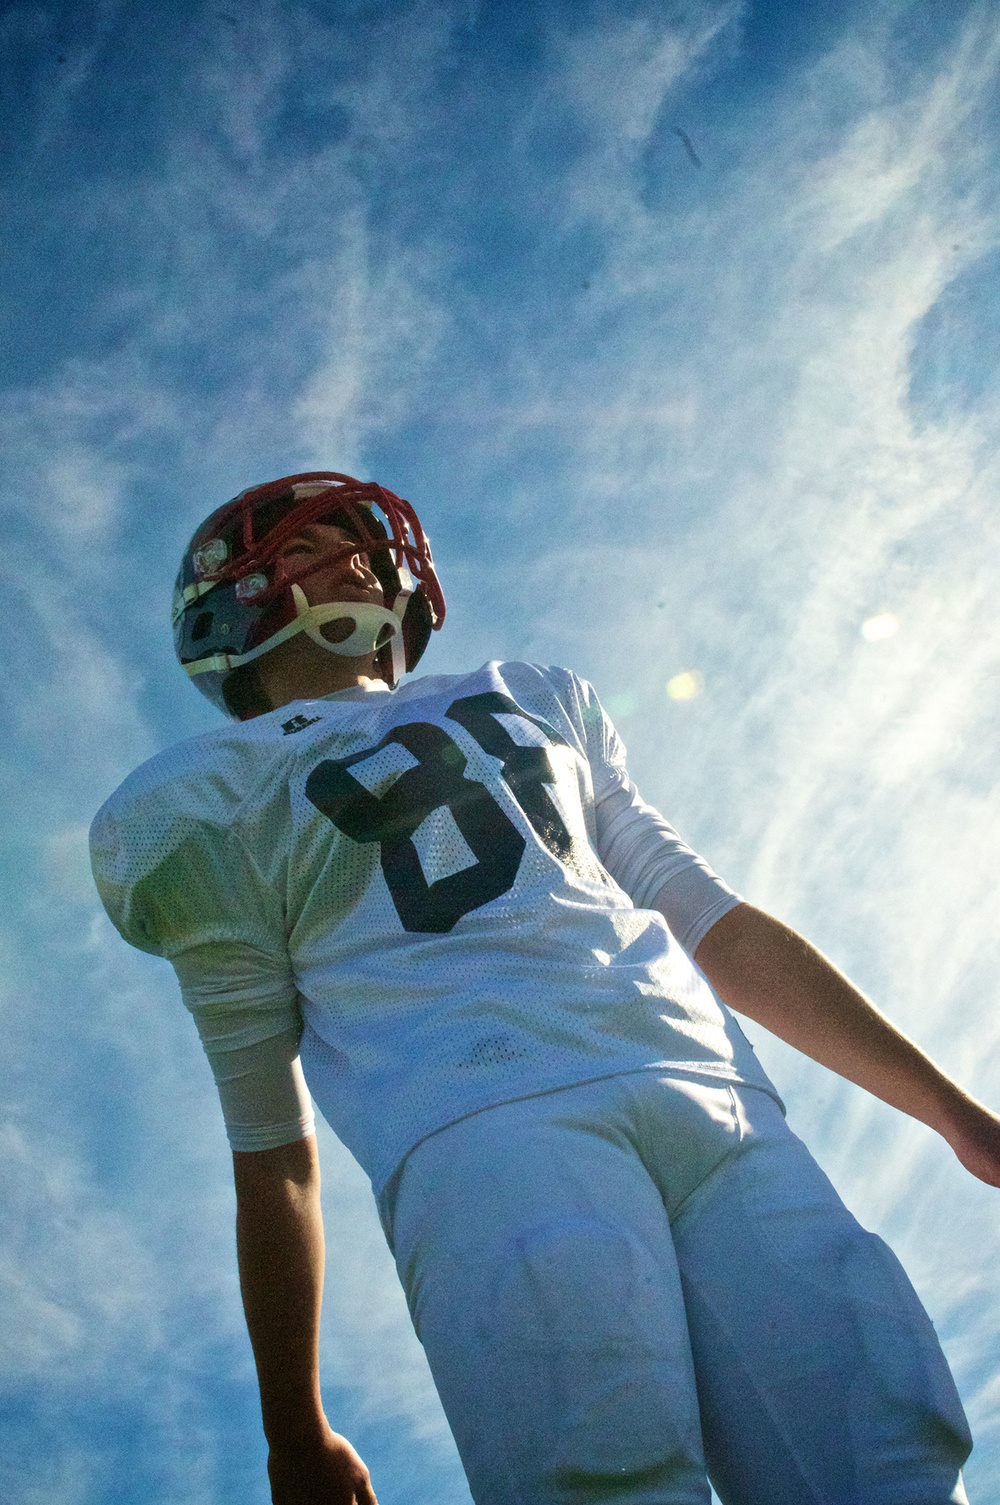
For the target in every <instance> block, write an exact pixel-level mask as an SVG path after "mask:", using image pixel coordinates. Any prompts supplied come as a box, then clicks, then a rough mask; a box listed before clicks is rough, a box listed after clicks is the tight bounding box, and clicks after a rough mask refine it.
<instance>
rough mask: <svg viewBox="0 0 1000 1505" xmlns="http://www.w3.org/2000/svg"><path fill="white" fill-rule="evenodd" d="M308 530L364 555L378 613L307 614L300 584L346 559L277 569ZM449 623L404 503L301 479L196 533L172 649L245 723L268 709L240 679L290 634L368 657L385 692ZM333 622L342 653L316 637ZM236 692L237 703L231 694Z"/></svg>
mask: <svg viewBox="0 0 1000 1505" xmlns="http://www.w3.org/2000/svg"><path fill="white" fill-rule="evenodd" d="M315 522H324V523H335V524H337V525H338V526H340V527H342V528H344V529H345V530H346V531H347V532H348V533H349V534H350V535H351V536H352V538H353V539H354V540H356V543H357V544H358V545H360V546H361V548H362V550H363V551H364V552H365V553H366V554H367V555H368V560H369V564H370V567H371V570H372V572H373V573H374V574H375V575H376V577H377V578H378V582H379V584H380V585H381V587H382V593H383V601H384V605H381V606H380V605H378V604H376V603H375V602H371V601H361V602H359V601H332V602H329V603H325V604H317V605H314V606H310V605H309V602H308V600H307V599H306V594H305V592H304V591H303V589H302V585H301V582H302V581H303V580H304V579H305V578H306V576H308V575H310V574H312V573H313V572H314V571H316V570H318V569H324V568H327V567H329V565H330V564H331V563H332V562H334V561H335V560H336V559H337V558H340V557H343V555H344V553H346V552H351V551H352V547H353V546H352V545H350V544H346V543H345V544H340V545H336V546H334V547H333V548H331V549H329V550H327V551H325V552H323V553H322V554H320V555H316V556H312V557H310V558H309V560H308V562H306V563H305V564H303V562H302V561H301V560H298V559H296V560H294V561H292V560H288V559H283V558H281V557H280V555H281V549H282V546H283V545H284V544H285V543H286V542H287V541H288V540H289V539H290V538H293V537H294V536H295V534H296V533H297V532H298V531H299V530H300V529H301V528H303V527H305V526H306V524H308V523H315ZM444 615H445V604H444V596H443V594H442V591H441V586H440V583H439V581H438V578H437V575H436V574H435V572H434V562H433V560H432V558H431V551H430V545H429V544H428V542H427V538H426V535H425V534H424V531H423V529H422V528H421V526H420V521H419V519H418V517H417V514H416V513H415V512H414V510H413V508H412V507H411V506H410V504H409V502H407V501H404V500H403V498H402V497H399V496H396V495H395V493H394V492H391V491H387V490H386V489H385V487H383V486H379V485H377V484H376V483H374V482H367V481H356V480H355V479H354V477H353V476H346V475H340V474H338V473H337V472H335V471H306V472H304V473H303V474H301V475H294V476H283V477H282V478H281V479H280V480H277V481H269V482H268V483H267V484H266V485H263V486H251V487H249V488H248V489H247V490H246V491H241V492H240V494H239V496H236V497H234V498H233V500H232V501H231V502H227V503H226V505H225V506H224V507H220V508H218V510H217V511H215V512H213V513H212V515H211V517H208V518H206V520H205V521H204V522H203V523H202V525H201V527H200V528H199V529H198V530H197V532H196V533H195V535H194V537H193V538H192V539H191V542H190V543H189V544H188V546H187V548H186V549H185V551H184V558H183V560H182V562H181V568H180V573H179V574H178V576H177V584H176V587H175V590H174V603H173V626H174V644H175V646H176V649H177V657H178V658H179V659H180V662H181V664H182V666H183V668H184V669H185V671H186V672H187V673H188V674H189V675H190V676H191V678H192V679H193V680H194V683H195V685H196V686H197V687H198V689H199V690H201V692H202V694H204V695H206V696H207V697H208V699H209V700H210V701H211V702H212V703H213V705H216V706H218V707H219V709H220V710H222V711H225V712H226V714H227V715H229V716H235V717H237V718H238V719H240V720H248V719H249V718H250V717H251V716H255V715H259V714H260V713H261V711H262V710H264V709H265V706H264V705H263V704H262V703H261V701H260V697H259V695H257V696H255V695H253V694H249V695H248V694H246V693H245V690H246V684H247V678H246V675H242V676H241V675H240V671H241V670H243V669H244V667H245V666H246V665H249V664H252V663H253V662H254V660H255V659H258V658H260V657H261V656H262V655H263V654H265V653H269V652H270V651H271V649H272V648H275V647H277V645H278V644H279V643H283V642H285V641H286V640H287V639H288V638H290V637H293V636H294V635H295V634H296V633H298V632H305V633H307V634H308V635H309V637H310V638H312V640H313V641H314V642H315V643H317V644H318V645H319V646H320V647H321V648H325V649H326V650H327V651H328V652H330V653H337V654H341V655H345V656H347V657H360V656H361V655H363V654H368V653H374V654H375V655H376V664H377V666H378V672H379V673H380V674H381V676H382V678H383V679H384V680H385V681H386V682H387V683H388V684H389V685H390V686H391V685H394V684H396V683H397V681H398V680H399V679H400V678H401V677H402V675H403V674H404V673H405V672H407V671H408V670H411V669H413V668H415V667H416V664H417V662H418V660H419V659H420V656H421V654H422V653H423V651H424V649H425V648H426V646H427V641H428V639H429V637H430V634H431V631H432V629H436V628H439V627H440V626H441V624H442V622H443V621H444ZM333 621H339V622H343V623H344V626H345V628H346V629H347V631H348V635H347V636H344V634H343V632H342V633H341V638H340V641H337V642H334V641H331V640H330V639H329V638H327V637H325V636H324V634H323V632H322V628H323V627H324V626H325V625H326V624H327V623H328V622H333ZM241 682H242V685H243V691H241V692H240V693H235V692H236V690H237V689H238V687H239V685H240V683H241Z"/></svg>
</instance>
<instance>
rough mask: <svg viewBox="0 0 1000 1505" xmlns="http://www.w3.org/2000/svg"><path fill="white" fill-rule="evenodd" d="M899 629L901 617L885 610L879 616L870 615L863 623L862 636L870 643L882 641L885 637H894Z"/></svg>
mask: <svg viewBox="0 0 1000 1505" xmlns="http://www.w3.org/2000/svg"><path fill="white" fill-rule="evenodd" d="M898 631H899V618H898V617H897V616H896V615H895V613H894V612H891V611H883V612H881V613H880V614H879V616H877V617H869V618H868V620H867V621H866V622H862V624H861V636H862V637H863V638H864V639H865V641H866V642H868V643H881V642H883V641H884V639H885V638H894V637H895V636H896V633H897V632H898Z"/></svg>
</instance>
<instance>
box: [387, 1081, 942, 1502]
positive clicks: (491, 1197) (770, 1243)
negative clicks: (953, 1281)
mask: <svg viewBox="0 0 1000 1505" xmlns="http://www.w3.org/2000/svg"><path fill="white" fill-rule="evenodd" d="M382 1211H383V1217H384V1220H385V1223H386V1226H387V1228H388V1229H389V1230H390V1233H391V1240H392V1243H393V1246H394V1250H395V1254H396V1260H397V1265H398V1269H399V1273H400V1278H401V1280H402V1282H403V1287H404V1289H405V1291H406V1293H407V1299H408V1301H409V1304H410V1311H411V1313H412V1316H413V1322H414V1325H415V1327H416V1330H417V1334H418V1336H419V1338H420V1340H421V1342H422V1343H423V1345H424V1348H425V1350H426V1352H427V1358H428V1360H429V1362H430V1367H431V1371H432V1373H433V1375H434V1379H435V1382H436V1384H437V1387H438V1391H439V1392H440V1395H441V1400H442V1403H443V1405H444V1409H445V1413H446V1414H447V1417H448V1420H449V1422H450V1424H451V1427H452V1430H453V1432H454V1434H455V1440H456V1442H457V1444H458V1449H459V1453H460V1454H461V1457H462V1461H463V1463H464V1465H465V1469H466V1473H467V1474H468V1478H469V1484H470V1488H471V1490H472V1495H473V1498H474V1499H475V1501H476V1505H585V1502H586V1505H597V1502H603V1501H614V1502H616V1505H707V1502H708V1500H709V1488H708V1483H707V1479H706V1470H707V1473H708V1474H709V1475H710V1476H711V1479H712V1483H713V1485H714V1486H715V1489H716V1491H717V1492H718V1494H719V1496H720V1498H721V1499H722V1500H723V1501H724V1502H725V1505H945V1502H946V1501H948V1502H952V1505H954V1502H960V1501H966V1498H967V1497H966V1494H965V1491H964V1489H963V1487H962V1479H961V1466H962V1463H963V1462H964V1460H965V1458H966V1457H967V1455H968V1452H969V1449H970V1447H971V1439H970V1437H969V1432H968V1427H967V1425H966V1421H965V1417H964V1415H963V1412H962V1407H961V1404H960V1402H959V1399H958V1395H957V1393H956V1390H955V1386H954V1383H953V1382H952V1378H951V1375H950V1373H949V1371H948V1368H947V1365H946V1363H945V1360H944V1357H943V1355H942V1353H941V1350H940V1347H939V1346H938V1342H937V1339H936V1337H935V1335H934V1330H933V1328H932V1326H931V1324H930V1322H929V1320H928V1318H927V1316H926V1314H925V1313H924V1310H923V1308H922V1307H921V1305H920V1303H919V1301H918V1299H917V1297H916V1295H915V1294H914V1291H913V1289H912V1287H911V1286H910V1283H909V1281H908V1280H907V1278H906V1276H905V1275H904V1273H903V1270H902V1268H901V1266H900V1265H899V1263H898V1261H897V1260H896V1258H895V1256H894V1255H893V1254H892V1253H891V1252H890V1250H889V1249H888V1248H887V1246H886V1245H885V1244H884V1243H883V1242H882V1240H881V1239H879V1238H876V1237H875V1235H874V1234H871V1233H866V1232H865V1230H864V1229H863V1228H861V1227H860V1225H859V1224H858V1223H857V1222H856V1221H855V1219H854V1218H853V1217H852V1216H851V1215H850V1213H849V1212H848V1211H847V1210H846V1208H845V1207H844V1205H843V1203H842V1202H841V1201H840V1199H839V1197H838V1196H837V1194H836V1192H835V1191H834V1190H833V1187H832V1186H831V1185H830V1183H829V1181H828V1180H827V1178H826V1177H825V1176H824V1175H823V1173H822V1171H821V1170H820V1169H819V1167H818V1166H817V1165H816V1163H815V1162H814V1161H813V1159H812V1158H811V1156H810V1155H809V1153H808V1151H807V1150H806V1149H805V1146H804V1145H803V1144H802V1143H801V1141H800V1140H798V1139H797V1138H796V1137H795V1135H794V1134H792V1133H791V1131H790V1130H789V1129H788V1128H787V1126H786V1124H785V1121H784V1118H783V1117H782V1114H781V1111H780V1109H779V1108H778V1106H777V1104H776V1103H775V1102H774V1101H773V1100H772V1099H771V1098H770V1097H769V1096H768V1095H767V1094H766V1093H765V1092H763V1091H760V1090H757V1089H755V1088H740V1087H737V1088H731V1087H728V1086H726V1085H724V1084H723V1085H720V1084H719V1083H718V1082H717V1081H716V1082H715V1083H710V1082H708V1081H706V1080H701V1081H698V1080H690V1079H685V1078H680V1077H676V1076H675V1077H669V1076H663V1075H661V1074H659V1073H657V1072H655V1071H644V1072H634V1073H630V1074H628V1075H624V1076H617V1077H610V1078H606V1079H604V1080H602V1081H598V1082H592V1083H586V1084H584V1085H583V1086H578V1087H570V1088H566V1089H563V1090H561V1091H557V1092H549V1093H546V1094H544V1095H541V1096H538V1097H533V1098H529V1099H525V1100H521V1101H519V1102H513V1103H505V1104H503V1105H501V1106H499V1107H495V1108H489V1109H486V1110H485V1111H483V1112H481V1113H476V1114H473V1115H472V1116H471V1117H469V1118H465V1119H462V1120H461V1121H460V1122H459V1123H455V1124H451V1125H449V1127H448V1128H446V1129H442V1130H441V1131H440V1132H438V1133H436V1134H433V1135H432V1136H431V1137H430V1138H429V1139H426V1140H424V1141H423V1143H421V1144H420V1145H418V1146H417V1148H416V1149H415V1150H413V1151H412V1152H411V1154H410V1155H409V1157H408V1158H407V1160H406V1161H405V1162H404V1165H403V1168H402V1170H401V1172H400V1173H399V1174H398V1176H397V1177H396V1179H395V1182H394V1184H393V1186H392V1188H391V1190H390V1192H389V1193H388V1195H387V1197H386V1198H384V1199H383V1208H382Z"/></svg>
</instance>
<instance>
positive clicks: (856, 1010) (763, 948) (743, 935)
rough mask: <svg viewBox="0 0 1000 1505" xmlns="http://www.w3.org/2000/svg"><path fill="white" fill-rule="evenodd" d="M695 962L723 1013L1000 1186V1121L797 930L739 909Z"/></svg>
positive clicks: (717, 927) (708, 938)
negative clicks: (938, 1142)
mask: <svg viewBox="0 0 1000 1505" xmlns="http://www.w3.org/2000/svg"><path fill="white" fill-rule="evenodd" d="M656 907H657V908H659V907H660V906H659V905H657V906H656ZM695 960H696V962H697V963H698V965H699V967H700V968H701V969H702V971H703V972H704V974H705V976H706V977H707V978H708V980H709V982H710V983H711V984H712V987H713V988H714V989H715V991H716V992H717V993H718V995H719V997H720V998H721V999H722V1000H723V1002H724V1003H726V1004H728V1005H729V1007H730V1008H732V1009H735V1010H736V1011H737V1012H738V1013H741V1014H745V1015H746V1016H747V1017H748V1018H750V1019H754V1020H756V1021H757V1023H758V1024H762V1025H763V1026H764V1027H765V1029H769V1030H770V1031H771V1033H772V1034H775V1035H778V1036H779V1037H780V1038H781V1039H782V1040H785V1041H787V1043H788V1044H789V1045H793V1046H794V1047H795V1048H796V1049H797V1050H801V1051H802V1052H803V1053H804V1054H805V1055H807V1056H811V1057H812V1059H813V1060H814V1061H819V1062H820V1064H821V1065H823V1066H827V1067H829V1068H830V1070H831V1071H836V1072H837V1073H838V1074H839V1075H840V1076H843V1077H846V1078H847V1079H848V1081H851V1082H856V1083H857V1084H858V1086H859V1087H864V1088H866V1090H867V1091H869V1092H871V1093H874V1095H875V1096H876V1097H880V1098H882V1100H883V1101H884V1102H887V1103H891V1104H892V1106H893V1107H894V1108H900V1109H902V1111H903V1112H904V1113H908V1114H910V1115H911V1116H912V1117H913V1118H918V1119H921V1120H922V1121H923V1122H924V1123H926V1124H929V1125H930V1127H931V1128H932V1129H936V1130H937V1132H938V1133H939V1134H941V1135H942V1136H943V1137H944V1138H945V1139H946V1140H947V1141H948V1143H949V1144H950V1145H951V1147H952V1149H953V1150H954V1151H955V1154H956V1155H957V1156H958V1158H959V1160H961V1162H962V1164H963V1165H964V1166H966V1167H967V1169H968V1170H970V1171H971V1172H972V1173H973V1175H975V1176H978V1177H979V1178H980V1180H982V1181H986V1182H988V1183H989V1184H990V1185H992V1186H1000V1116H998V1115H997V1114H995V1113H992V1112H991V1111H990V1110H989V1109H988V1108H986V1107H984V1106H983V1105H982V1104H981V1103H978V1102H977V1101H976V1100H975V1099H974V1098H972V1097H969V1095H968V1094H967V1093H965V1092H963V1091H962V1089H961V1088H960V1087H959V1086H958V1085H957V1083H955V1082H953V1081H952V1080H951V1078H950V1077H948V1076H946V1075H945V1073H944V1072H943V1071H941V1070H940V1069H939V1068H938V1067H937V1066H935V1064H934V1062H933V1061H932V1060H930V1058H929V1057H928V1056H926V1055H924V1053H923V1051H922V1050H920V1049H919V1048H918V1047H917V1046H916V1045H914V1044H913V1042H912V1040H909V1039H907V1037H906V1036H905V1035H904V1034H903V1033H902V1031H901V1030H898V1029H897V1028H896V1026H895V1025H894V1024H892V1023H891V1021H890V1020H888V1019H887V1018H886V1017H885V1015H884V1014H881V1013H880V1012H879V1010H878V1009H877V1008H876V1007H875V1005H874V1004H873V1003H871V1002H870V1001H869V1000H868V999H867V998H866V997H865V995H864V994H863V993H861V992H859V990H858V989H857V988H856V987H855V986H854V985H853V983H851V982H849V981H848V979H847V978H846V977H845V976H844V975H843V973H841V972H839V971H838V970H837V968H836V967H834V966H833V965H832V963H831V962H829V961H827V959H826V957H825V956H823V955H822V953H821V952H819V951H817V950H816V948H815V947H814V946H811V945H810V944H809V942H808V941H806V940H804V939H803V937H802V936H800V935H799V934H798V933H797V932H796V931H794V930H791V929H789V927H788V926H787V925H783V924H782V923H781V921H780V920H776V919H774V918H773V917H772V916H771V915H768V914H765V913H764V911H763V910H760V909H757V908H755V907H754V906H753V905H752V904H745V903H743V904H738V905H737V906H736V907H735V908H733V909H730V910H729V911H728V912H727V913H726V914H724V915H723V916H722V918H721V919H720V920H718V921H717V922H716V923H715V924H714V925H713V926H712V928H711V929H710V930H709V931H708V932H707V933H706V935H705V936H704V938H703V939H702V941H701V943H700V944H699V945H698V947H697V950H696V952H695Z"/></svg>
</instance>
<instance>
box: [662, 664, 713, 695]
mask: <svg viewBox="0 0 1000 1505" xmlns="http://www.w3.org/2000/svg"><path fill="white" fill-rule="evenodd" d="M704 688H705V681H704V678H703V677H702V675H701V674H700V673H699V672H698V670H697V669H685V670H684V672H683V673H682V674H675V675H674V677H673V679H668V680H667V694H668V695H669V696H670V699H671V700H695V699H697V697H698V696H699V695H700V694H701V692H702V690H703V689H704Z"/></svg>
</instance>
